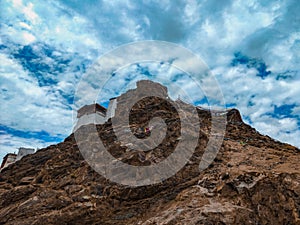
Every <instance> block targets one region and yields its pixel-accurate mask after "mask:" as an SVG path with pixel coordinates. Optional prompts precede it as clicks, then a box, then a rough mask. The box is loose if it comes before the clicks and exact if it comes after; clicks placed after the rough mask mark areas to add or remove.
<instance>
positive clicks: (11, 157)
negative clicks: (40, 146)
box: [0, 147, 35, 172]
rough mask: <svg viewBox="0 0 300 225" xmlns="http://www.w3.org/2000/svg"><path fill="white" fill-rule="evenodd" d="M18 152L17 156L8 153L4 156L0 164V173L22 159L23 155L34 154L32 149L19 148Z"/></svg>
mask: <svg viewBox="0 0 300 225" xmlns="http://www.w3.org/2000/svg"><path fill="white" fill-rule="evenodd" d="M18 150H19V151H18V154H15V153H8V154H7V155H6V156H4V158H3V160H2V163H1V167H0V172H1V170H3V169H4V168H5V167H7V166H9V165H10V164H13V163H15V162H16V161H18V160H20V159H22V158H23V157H24V156H25V155H29V154H33V153H34V152H35V150H34V149H33V148H24V147H20V148H19V149H18Z"/></svg>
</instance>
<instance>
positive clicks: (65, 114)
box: [0, 0, 300, 158]
mask: <svg viewBox="0 0 300 225" xmlns="http://www.w3.org/2000/svg"><path fill="white" fill-rule="evenodd" d="M0 8H1V13H0V31H1V32H0V62H1V64H0V92H1V94H0V105H1V110H0V157H1V158H2V157H3V156H4V155H5V154H6V153H8V152H17V148H19V147H33V148H43V147H46V146H48V145H51V144H55V143H58V142H60V141H62V140H63V139H64V138H66V137H67V136H68V135H69V134H70V133H71V130H72V126H73V118H72V116H73V113H72V109H73V101H74V95H75V92H76V88H77V85H78V83H79V82H80V80H81V78H82V77H83V75H84V74H85V72H86V71H87V70H88V68H90V67H91V66H92V65H93V63H95V62H96V61H97V59H98V58H99V57H101V56H102V55H103V54H105V53H107V52H109V51H111V50H113V49H115V48H117V47H119V46H122V45H124V44H128V43H132V42H136V41H144V40H160V41H167V42H171V43H175V44H177V45H179V46H182V47H184V48H187V49H189V50H190V51H192V52H193V53H194V54H196V55H198V56H199V57H200V58H201V59H203V60H204V61H205V63H206V64H207V66H208V67H209V68H210V70H211V73H212V74H213V75H214V76H215V78H216V79H217V81H218V83H219V86H220V88H221V90H222V93H223V96H224V100H225V102H226V107H228V108H230V107H235V108H237V109H239V110H240V112H241V114H242V116H243V119H244V121H245V122H246V123H248V124H250V125H251V126H253V127H254V128H255V129H257V130H258V131H259V132H260V133H262V134H264V135H269V136H271V137H272V138H274V139H277V140H280V141H282V142H287V143H290V144H292V145H295V146H297V147H300V141H299V140H300V100H299V99H300V98H299V96H300V88H299V87H300V14H299V12H300V2H299V1H297V0H294V1H293V0H286V1H269V0H261V1H253V0H232V1H229V0H224V1H219V0H206V1H205V0H203V1H200V0H199V1H194V0H185V1H171V0H159V1H155V0H153V1H150V0H143V1H129V0H128V1H125V0H123V1H117V0H116V1H111V0H105V1H104V0H103V1H97V0H87V1H79V0H77V1H75V0H73V1H71V0H61V1H58V0H53V1H39V0H26V1H25V0H23V1H22V0H2V1H1V2H0ZM180 73H181V72H180V71H177V70H176V69H174V68H173V67H172V65H170V64H167V63H162V62H159V63H137V64H134V65H130V66H128V68H123V69H121V70H120V71H118V72H117V73H116V74H114V77H112V79H111V80H110V82H108V83H107V84H106V86H105V88H104V89H103V93H101V96H99V98H98V101H99V103H102V104H104V105H105V103H106V102H107V100H108V99H109V98H111V97H115V96H117V95H119V94H120V93H122V92H124V91H125V90H127V89H128V88H129V87H131V84H132V81H133V80H138V79H140V78H143V79H152V78H153V74H154V75H157V76H161V77H163V76H166V74H171V75H170V76H169V77H168V76H166V79H167V78H169V79H170V82H169V83H167V84H171V83H172V82H177V83H179V84H180V82H183V81H180V79H181V76H180V75H181V74H180ZM182 84H184V82H183V83H182ZM187 90H188V92H189V96H193V94H194V93H195V92H194V91H195V88H193V87H191V86H188V87H187ZM174 95H176V94H174ZM173 97H176V96H173ZM192 101H193V103H194V104H195V105H201V104H202V103H203V102H201V101H200V102H199V101H196V99H192Z"/></svg>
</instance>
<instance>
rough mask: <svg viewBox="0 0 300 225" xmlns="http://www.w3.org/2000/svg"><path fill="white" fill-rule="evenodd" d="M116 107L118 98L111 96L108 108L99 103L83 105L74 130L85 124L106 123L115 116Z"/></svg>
mask: <svg viewBox="0 0 300 225" xmlns="http://www.w3.org/2000/svg"><path fill="white" fill-rule="evenodd" d="M116 107H117V99H116V98H111V99H110V100H109V105H108V108H107V109H106V108H105V107H103V106H101V105H99V104H98V103H94V104H91V105H85V106H83V107H81V108H80V109H79V110H78V111H77V122H76V125H75V126H74V128H73V132H75V131H76V130H78V129H79V128H80V127H81V126H83V125H88V124H104V123H105V122H106V121H107V120H108V119H109V118H111V117H113V116H114V114H115V109H116Z"/></svg>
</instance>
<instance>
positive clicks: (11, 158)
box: [0, 153, 17, 171]
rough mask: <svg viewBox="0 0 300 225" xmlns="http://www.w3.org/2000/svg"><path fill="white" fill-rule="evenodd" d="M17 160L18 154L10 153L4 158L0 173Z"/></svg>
mask: <svg viewBox="0 0 300 225" xmlns="http://www.w3.org/2000/svg"><path fill="white" fill-rule="evenodd" d="M16 158H17V154H14V153H8V154H7V155H6V156H4V158H3V160H2V163H1V167H0V171H1V170H2V169H4V168H5V167H7V166H8V165H10V164H12V163H14V162H15V161H16Z"/></svg>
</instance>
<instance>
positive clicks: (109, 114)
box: [106, 98, 117, 121]
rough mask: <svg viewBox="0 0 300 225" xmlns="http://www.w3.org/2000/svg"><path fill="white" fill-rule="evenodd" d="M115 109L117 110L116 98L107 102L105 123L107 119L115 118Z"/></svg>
mask: <svg viewBox="0 0 300 225" xmlns="http://www.w3.org/2000/svg"><path fill="white" fill-rule="evenodd" d="M116 108H117V99H116V98H114V99H111V100H110V101H109V105H108V109H107V112H106V121H107V120H108V119H109V118H112V117H114V116H115V111H116Z"/></svg>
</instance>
